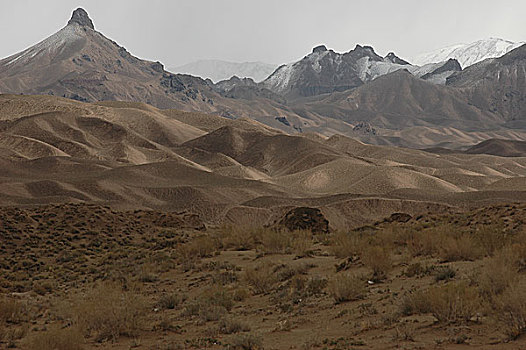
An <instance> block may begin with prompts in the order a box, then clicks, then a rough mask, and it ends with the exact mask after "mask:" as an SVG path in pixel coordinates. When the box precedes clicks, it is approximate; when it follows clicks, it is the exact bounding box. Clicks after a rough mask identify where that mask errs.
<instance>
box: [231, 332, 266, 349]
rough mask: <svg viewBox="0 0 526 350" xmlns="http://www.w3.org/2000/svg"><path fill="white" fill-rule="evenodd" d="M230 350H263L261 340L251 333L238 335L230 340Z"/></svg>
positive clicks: (258, 336)
mask: <svg viewBox="0 0 526 350" xmlns="http://www.w3.org/2000/svg"><path fill="white" fill-rule="evenodd" d="M230 346H231V348H232V349H241V350H263V338H262V337H261V336H260V335H256V334H252V333H239V334H236V335H234V336H232V337H231V338H230Z"/></svg>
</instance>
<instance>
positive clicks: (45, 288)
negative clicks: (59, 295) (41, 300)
mask: <svg viewBox="0 0 526 350" xmlns="http://www.w3.org/2000/svg"><path fill="white" fill-rule="evenodd" d="M52 290H53V285H52V284H51V283H50V282H42V283H35V284H34V285H33V291H34V292H35V293H37V294H39V295H46V294H47V293H50V292H51V291H52Z"/></svg>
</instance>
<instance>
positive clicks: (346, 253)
mask: <svg viewBox="0 0 526 350" xmlns="http://www.w3.org/2000/svg"><path fill="white" fill-rule="evenodd" d="M367 243H368V242H367V241H366V239H365V238H364V237H363V236H362V235H361V234H359V233H354V232H353V233H346V232H338V233H336V234H335V235H334V237H333V238H332V240H331V241H330V251H331V253H332V254H334V255H335V256H336V257H337V258H340V259H343V258H349V257H352V256H355V255H359V253H360V252H362V251H363V250H364V248H365V247H366V246H367Z"/></svg>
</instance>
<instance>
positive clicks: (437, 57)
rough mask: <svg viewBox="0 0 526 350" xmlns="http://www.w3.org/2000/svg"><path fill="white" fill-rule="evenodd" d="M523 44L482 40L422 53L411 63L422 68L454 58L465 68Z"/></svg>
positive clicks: (499, 40) (496, 39)
mask: <svg viewBox="0 0 526 350" xmlns="http://www.w3.org/2000/svg"><path fill="white" fill-rule="evenodd" d="M523 44H525V43H524V42H518V43H515V42H513V41H509V40H503V39H499V38H489V39H483V40H478V41H475V42H472V43H469V44H458V45H452V46H448V47H444V48H442V49H438V50H434V51H431V52H426V53H422V54H420V55H417V56H416V57H415V58H414V59H413V63H414V64H417V65H420V66H422V65H426V64H428V63H435V62H443V61H447V60H448V59H450V58H454V59H456V60H458V61H459V62H460V65H461V66H462V68H466V67H469V66H471V65H473V64H475V63H477V62H480V61H483V60H485V59H487V58H495V57H500V56H502V55H504V54H506V53H508V52H510V51H511V50H513V49H515V48H517V47H519V46H521V45H523Z"/></svg>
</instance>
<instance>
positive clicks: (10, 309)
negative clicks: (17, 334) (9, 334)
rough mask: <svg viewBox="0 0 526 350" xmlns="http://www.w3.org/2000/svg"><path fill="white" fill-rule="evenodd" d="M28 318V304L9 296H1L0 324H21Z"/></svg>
mask: <svg viewBox="0 0 526 350" xmlns="http://www.w3.org/2000/svg"><path fill="white" fill-rule="evenodd" d="M27 319H28V310H27V305H26V304H25V303H23V302H21V301H18V300H16V299H13V298H9V297H3V298H2V297H0V324H3V323H6V322H9V323H14V324H19V323H21V322H23V321H26V320H27Z"/></svg>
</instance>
